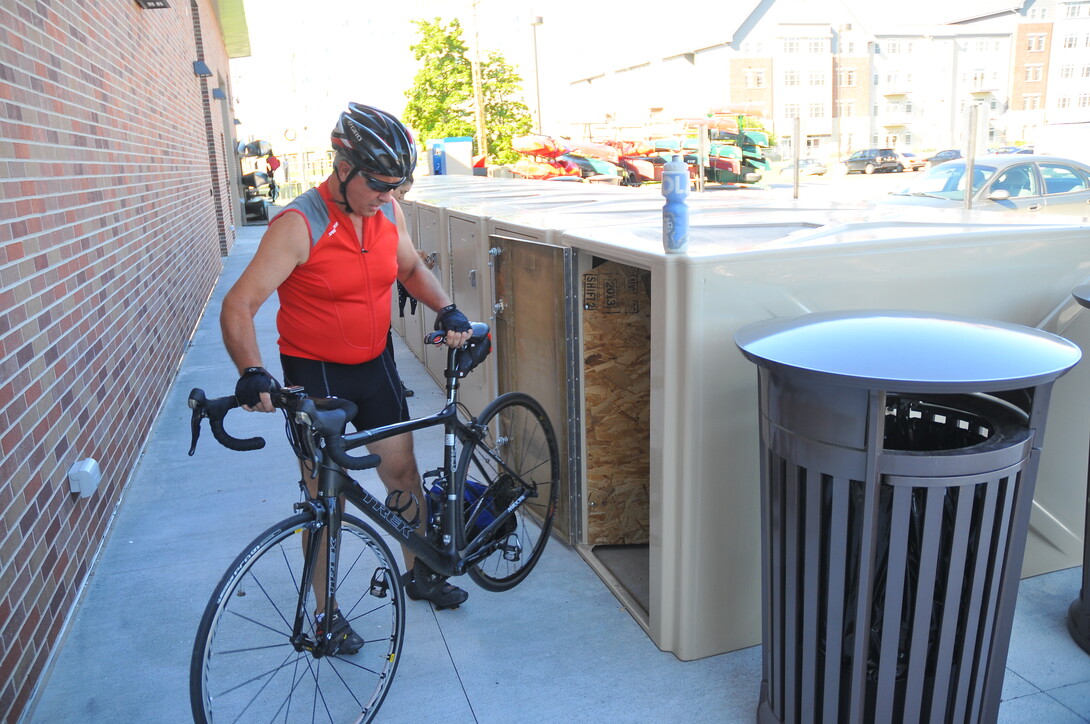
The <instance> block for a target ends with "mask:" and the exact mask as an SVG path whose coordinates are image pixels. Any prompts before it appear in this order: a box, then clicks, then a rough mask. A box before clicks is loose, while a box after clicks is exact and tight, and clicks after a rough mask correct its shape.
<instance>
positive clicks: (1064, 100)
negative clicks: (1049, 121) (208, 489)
mask: <svg viewBox="0 0 1090 724" xmlns="http://www.w3.org/2000/svg"><path fill="white" fill-rule="evenodd" d="M1056 107H1057V108H1070V107H1071V96H1060V97H1059V98H1057V99H1056Z"/></svg>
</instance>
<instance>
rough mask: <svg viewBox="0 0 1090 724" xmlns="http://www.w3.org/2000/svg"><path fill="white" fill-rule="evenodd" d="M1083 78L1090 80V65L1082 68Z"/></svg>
mask: <svg viewBox="0 0 1090 724" xmlns="http://www.w3.org/2000/svg"><path fill="white" fill-rule="evenodd" d="M1082 77H1083V78H1090V65H1084V66H1083V67H1082Z"/></svg>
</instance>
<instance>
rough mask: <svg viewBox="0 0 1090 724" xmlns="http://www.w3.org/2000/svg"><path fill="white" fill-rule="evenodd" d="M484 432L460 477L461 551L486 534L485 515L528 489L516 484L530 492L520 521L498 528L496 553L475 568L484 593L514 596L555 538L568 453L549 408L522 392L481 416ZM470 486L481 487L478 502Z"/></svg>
mask: <svg viewBox="0 0 1090 724" xmlns="http://www.w3.org/2000/svg"><path fill="white" fill-rule="evenodd" d="M477 429H478V430H480V431H481V437H480V438H478V439H476V440H472V441H470V442H468V443H466V445H465V446H464V447H463V448H462V452H461V455H460V457H459V459H458V467H457V468H456V470H455V474H454V485H455V487H454V489H455V490H456V491H457V494H456V497H455V500H456V502H455V505H456V509H455V515H456V517H455V519H456V520H461V521H465V525H464V526H463V527H462V528H461V529H459V531H458V536H459V541H458V544H459V547H460V548H464V547H465V545H466V542H467V541H471V540H472V539H473V538H474V537H475V536H476V534H477V533H478V532H480V530H481V529H483V525H484V524H483V523H482V518H481V513H482V510H484V509H485V508H487V507H488V506H492V508H493V511H492V512H493V513H498V512H499V511H501V510H503V509H504V508H506V507H507V506H508V505H509V504H510V503H511V502H513V501H514V500H515V499H516V498H517V495H518V494H519V490H520V489H521V488H520V487H516V486H515V484H517V483H521V484H522V486H525V490H526V491H527V492H528V493H530V497H528V498H527V499H526V500H525V501H524V502H523V503H522V505H520V506H519V507H518V508H517V509H516V510H515V511H514V513H513V514H512V520H513V521H514V523H513V524H508V525H507V526H503V525H501V528H499V529H497V530H498V531H499V533H498V536H499V537H498V538H495V539H494V540H493V541H492V542H490V544H489V549H490V552H489V554H488V555H487V556H486V557H484V558H482V559H480V560H478V561H477V562H475V563H474V564H473V565H472V566H470V568H469V569H468V573H469V577H470V578H471V579H473V581H474V582H475V583H476V584H477V585H479V586H480V587H481V588H484V589H485V590H488V591H506V590H508V589H511V588H513V587H514V586H516V585H518V584H519V583H521V582H522V581H523V580H524V579H525V578H526V576H527V575H529V573H530V571H531V570H532V569H533V567H534V566H535V565H536V564H537V561H538V559H539V558H541V552H542V551H543V550H544V549H545V544H546V543H547V542H548V540H549V534H550V531H551V530H552V525H553V518H554V517H555V516H556V504H557V500H558V499H559V496H560V455H559V452H558V446H557V442H556V435H555V433H554V432H553V427H552V424H551V423H550V422H549V417H548V415H546V414H545V410H544V408H542V406H541V405H540V404H539V403H538V402H537V400H535V399H534V398H532V397H530V396H529V395H527V394H524V393H521V392H508V393H505V394H503V395H500V396H499V397H497V398H496V399H495V400H493V401H492V402H490V403H489V404H488V405H487V406H486V407H485V408H484V410H482V411H481V414H480V415H478V417H477ZM468 481H473V482H474V483H476V484H478V487H476V488H475V492H474V493H473V495H472V496H471V497H473V498H474V500H472V501H467V496H466V495H465V490H466V487H467V485H469V482H468ZM479 486H484V489H483V490H481V488H480V487H479ZM470 487H473V486H470ZM488 515H489V514H488V513H487V512H485V516H486V517H487V516H488Z"/></svg>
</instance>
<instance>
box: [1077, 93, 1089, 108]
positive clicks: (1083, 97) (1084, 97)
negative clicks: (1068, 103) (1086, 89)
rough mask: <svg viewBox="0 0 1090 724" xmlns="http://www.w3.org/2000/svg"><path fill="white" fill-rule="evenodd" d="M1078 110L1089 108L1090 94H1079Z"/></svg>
mask: <svg viewBox="0 0 1090 724" xmlns="http://www.w3.org/2000/svg"><path fill="white" fill-rule="evenodd" d="M1079 108H1090V93H1079Z"/></svg>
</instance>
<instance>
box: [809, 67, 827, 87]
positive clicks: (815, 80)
mask: <svg viewBox="0 0 1090 724" xmlns="http://www.w3.org/2000/svg"><path fill="white" fill-rule="evenodd" d="M810 85H825V71H823V70H812V71H810Z"/></svg>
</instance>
